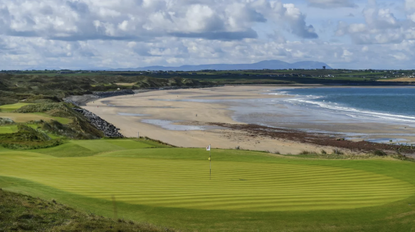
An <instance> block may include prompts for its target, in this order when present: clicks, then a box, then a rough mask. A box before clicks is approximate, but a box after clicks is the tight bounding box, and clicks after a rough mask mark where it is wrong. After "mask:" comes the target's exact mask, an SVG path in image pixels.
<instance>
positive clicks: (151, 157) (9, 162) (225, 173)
mask: <svg viewBox="0 0 415 232" xmlns="http://www.w3.org/2000/svg"><path fill="white" fill-rule="evenodd" d="M208 156H209V153H208V152H207V151H205V150H204V149H182V148H171V147H168V146H166V145H160V144H158V143H155V142H152V141H148V140H134V139H117V140H94V141H88V140H87V141H75V140H74V141H69V142H68V143H66V144H63V145H60V146H57V147H54V148H48V149H38V150H29V151H12V150H8V149H0V187H1V188H3V189H4V190H7V191H14V192H19V193H24V194H29V195H32V196H36V197H41V198H45V199H56V200H58V201H59V202H62V203H64V204H67V205H69V206H71V207H74V208H76V209H78V210H81V211H87V212H92V213H95V214H98V215H103V216H108V217H119V218H123V219H126V220H134V221H137V222H148V223H151V224H155V225H158V226H161V227H168V228H176V229H179V230H197V231H218V230H230V231H235V230H238V231H252V230H258V231H410V230H411V229H413V228H414V227H415V205H414V203H415V179H414V178H413V176H414V174H415V163H412V162H408V161H399V160H394V159H391V158H368V159H356V160H353V159H349V160H347V159H344V160H342V159H317V158H296V157H286V156H276V155H271V154H268V153H263V152H252V151H241V150H215V149H214V150H212V175H211V176H210V174H209V161H208V159H207V158H208Z"/></svg>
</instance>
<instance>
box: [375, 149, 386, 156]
mask: <svg viewBox="0 0 415 232" xmlns="http://www.w3.org/2000/svg"><path fill="white" fill-rule="evenodd" d="M373 155H375V156H387V155H388V154H386V152H384V151H381V150H376V151H374V152H373Z"/></svg>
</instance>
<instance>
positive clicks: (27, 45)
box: [0, 0, 415, 70]
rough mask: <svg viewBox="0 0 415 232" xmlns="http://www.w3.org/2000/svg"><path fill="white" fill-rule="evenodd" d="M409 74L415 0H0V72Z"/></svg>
mask: <svg viewBox="0 0 415 232" xmlns="http://www.w3.org/2000/svg"><path fill="white" fill-rule="evenodd" d="M262 60H281V61H285V62H289V63H293V62H298V61H319V62H325V63H327V64H328V65H329V66H331V67H333V68H339V69H342V68H345V69H415V66H414V64H415V63H414V61H415V0H377V1H376V0H368V1H366V0H118V1H114V0H0V69H1V70H16V69H19V70H26V69H112V68H136V67H145V66H153V65H163V66H180V65H197V64H220V63H222V64H224V63H225V64H239V63H254V62H259V61H262Z"/></svg>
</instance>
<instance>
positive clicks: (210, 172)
mask: <svg viewBox="0 0 415 232" xmlns="http://www.w3.org/2000/svg"><path fill="white" fill-rule="evenodd" d="M211 149H212V147H211V146H210V144H209V180H212V157H211V155H210V150H211Z"/></svg>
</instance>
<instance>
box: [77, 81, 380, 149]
mask: <svg viewBox="0 0 415 232" xmlns="http://www.w3.org/2000/svg"><path fill="white" fill-rule="evenodd" d="M278 87H280V86H278ZM276 88H277V86H225V87H215V88H206V89H185V90H183V89H180V90H158V91H151V92H146V93H140V94H135V95H125V96H118V97H111V98H105V99H99V100H96V101H94V102H89V103H88V104H87V106H86V107H84V108H85V109H87V110H89V111H91V112H93V113H95V114H97V115H99V116H100V117H102V118H103V119H105V120H107V121H108V122H111V123H112V124H114V125H115V126H116V127H118V128H120V132H121V133H122V134H123V135H124V136H126V137H137V136H138V135H139V136H147V137H149V138H152V139H156V140H161V141H163V142H166V143H169V144H172V145H175V146H178V147H206V146H207V145H209V144H211V145H212V147H213V148H236V147H240V148H241V149H249V150H262V151H269V152H274V153H282V154H298V153H301V152H303V151H313V152H320V151H321V150H322V149H324V150H325V151H327V152H331V151H332V150H333V149H334V147H333V146H331V144H330V143H328V144H324V145H320V144H316V143H308V142H306V140H301V139H299V140H293V139H290V138H289V137H284V136H274V137H273V136H269V135H266V134H261V133H257V134H255V133H252V130H251V131H249V130H245V129H238V128H237V127H232V126H229V125H239V124H242V125H243V124H244V123H240V122H236V121H234V119H233V118H232V115H233V112H232V111H231V110H230V109H229V108H230V107H231V106H232V105H233V104H234V103H232V100H235V101H237V102H240V101H243V99H260V98H262V99H263V98H284V97H286V96H282V95H269V94H264V93H267V91H269V90H273V89H276ZM224 99H226V100H227V101H226V102H214V103H212V102H209V101H207V102H206V101H204V100H224ZM235 104H236V103H235ZM145 122H147V123H145ZM180 125H187V126H188V125H191V126H192V127H181V126H180ZM220 125H222V126H220ZM342 126H344V125H342ZM357 126H358V125H357ZM299 127H301V125H299ZM374 127H376V125H374ZM346 128H347V125H346ZM172 129H174V130H172ZM371 129H375V128H372V127H368V128H365V130H371ZM341 149H344V150H345V151H346V152H349V150H350V149H348V148H347V147H344V148H341Z"/></svg>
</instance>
